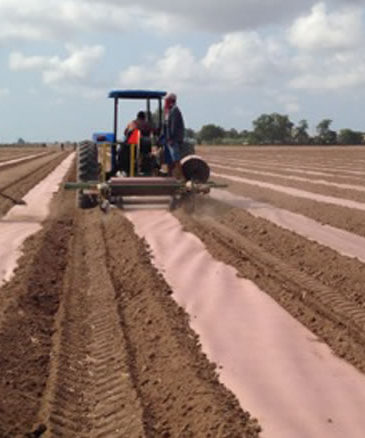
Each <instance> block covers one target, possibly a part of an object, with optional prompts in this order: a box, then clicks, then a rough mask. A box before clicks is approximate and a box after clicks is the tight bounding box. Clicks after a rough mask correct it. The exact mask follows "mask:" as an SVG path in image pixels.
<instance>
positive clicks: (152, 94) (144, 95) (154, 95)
mask: <svg viewBox="0 0 365 438" xmlns="http://www.w3.org/2000/svg"><path fill="white" fill-rule="evenodd" d="M166 94H167V92H166V91H151V90H113V91H111V92H110V93H109V97H110V98H113V99H161V98H163V97H165V96H166Z"/></svg>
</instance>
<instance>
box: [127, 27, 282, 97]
mask: <svg viewBox="0 0 365 438" xmlns="http://www.w3.org/2000/svg"><path fill="white" fill-rule="evenodd" d="M284 52H285V51H284V50H282V48H281V47H280V46H279V45H278V44H276V43H274V41H273V40H270V39H265V38H262V37H260V35H259V34H258V33H256V32H236V33H231V34H227V35H225V36H223V38H222V39H221V40H220V41H219V42H217V43H215V44H212V45H211V46H210V47H209V48H208V50H207V52H206V54H205V56H203V57H202V58H201V59H197V58H196V57H195V56H194V55H193V53H192V51H191V50H190V49H188V48H185V47H182V46H174V47H170V48H169V49H167V50H166V51H165V53H164V55H163V56H162V57H161V58H157V57H156V58H155V59H153V60H152V62H151V59H150V60H149V62H148V64H147V63H146V64H142V65H133V66H131V67H129V68H128V69H126V70H124V71H123V72H121V74H120V84H121V85H123V86H140V85H141V84H146V83H147V84H148V85H150V86H155V87H164V88H171V87H172V88H174V89H181V88H197V87H200V88H211V89H212V88H213V89H214V88H215V87H217V86H220V87H223V88H233V87H237V86H249V85H257V84H258V83H262V82H263V81H264V80H265V78H267V77H268V76H269V75H273V74H276V73H277V71H278V70H279V69H280V65H281V63H280V60H281V59H282V57H283V56H285V53H284Z"/></svg>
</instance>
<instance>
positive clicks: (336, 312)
mask: <svg viewBox="0 0 365 438" xmlns="http://www.w3.org/2000/svg"><path fill="white" fill-rule="evenodd" d="M199 204H200V208H199V209H198V211H197V212H196V214H195V215H194V216H187V215H185V214H182V213H181V212H179V213H177V215H178V217H179V219H180V220H181V221H182V223H183V224H184V225H185V228H186V229H187V230H188V231H191V232H193V233H194V234H196V235H197V236H198V237H199V238H200V239H201V240H202V241H203V242H204V243H205V245H206V247H207V249H208V250H209V251H210V252H211V253H212V255H213V256H214V257H215V258H217V259H219V260H221V261H223V262H225V263H227V264H229V265H231V266H234V267H235V268H236V269H237V271H238V273H239V274H240V275H242V276H243V277H245V278H249V279H251V280H252V281H254V282H255V283H256V284H257V285H258V286H259V287H260V288H261V289H262V290H264V291H265V292H266V293H268V294H269V295H271V296H272V297H273V298H274V299H275V300H276V301H277V302H278V303H280V304H281V305H282V306H283V307H284V308H285V309H287V310H288V311H289V312H290V313H291V314H292V315H293V316H294V317H295V318H296V319H298V320H299V321H301V322H302V323H303V324H304V325H306V326H307V327H308V328H309V329H310V330H311V331H312V332H314V333H315V334H317V335H318V337H319V338H320V339H322V340H323V341H325V342H326V343H327V344H328V345H330V347H331V348H332V350H333V351H334V352H335V353H336V354H337V355H338V356H340V357H342V358H346V359H347V360H348V361H349V362H351V363H352V364H353V365H355V366H356V367H357V368H358V369H360V370H361V371H363V372H364V371H365V353H364V352H365V306H364V294H363V284H364V280H365V267H364V265H363V264H362V263H360V262H358V261H356V260H353V259H350V258H347V257H342V256H340V255H338V254H337V253H335V252H334V251H332V250H329V249H328V248H325V247H322V246H321V245H317V244H315V243H311V242H308V240H306V239H304V238H301V237H299V236H297V235H295V234H294V233H291V232H289V231H285V230H283V229H281V228H279V227H277V226H275V225H273V224H271V223H269V222H268V221H265V220H262V219H257V218H254V217H253V216H251V215H250V214H248V213H246V212H244V211H242V210H239V209H233V208H229V207H226V206H224V205H223V204H221V203H219V202H213V201H211V200H207V201H205V202H204V201H202V202H201V203H199Z"/></svg>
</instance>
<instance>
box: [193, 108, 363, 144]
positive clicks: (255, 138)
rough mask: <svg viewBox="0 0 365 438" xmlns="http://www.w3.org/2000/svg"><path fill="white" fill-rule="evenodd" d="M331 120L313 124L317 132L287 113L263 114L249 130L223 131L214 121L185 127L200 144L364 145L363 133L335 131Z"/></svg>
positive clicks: (306, 123) (345, 130)
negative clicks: (190, 127)
mask: <svg viewBox="0 0 365 438" xmlns="http://www.w3.org/2000/svg"><path fill="white" fill-rule="evenodd" d="M331 124H332V120H330V119H324V120H322V121H321V122H320V123H318V125H317V126H316V134H315V135H312V136H311V135H310V134H309V133H308V129H309V125H308V122H307V121H306V120H301V121H300V122H299V123H298V124H297V125H295V124H294V123H293V122H291V121H290V119H289V117H288V116H287V115H283V114H278V113H272V114H262V115H261V116H260V117H258V118H257V119H256V120H254V121H253V122H252V125H253V129H252V131H248V130H243V131H241V132H239V131H237V130H236V129H234V128H233V129H229V130H225V129H224V128H222V127H221V126H217V125H214V124H208V125H204V126H203V127H202V128H201V129H200V131H197V132H194V131H193V130H192V129H188V130H187V133H188V136H190V137H194V138H195V139H196V140H197V142H198V143H200V144H227V145H228V144H237V145H240V144H241V145H250V144H256V145H257V144H262V145H265V144H268V145H275V144H277V145H360V144H365V134H364V133H363V132H357V131H353V130H351V129H341V130H340V131H338V132H337V131H334V130H332V129H331Z"/></svg>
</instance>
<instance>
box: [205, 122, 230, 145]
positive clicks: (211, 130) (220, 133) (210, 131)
mask: <svg viewBox="0 0 365 438" xmlns="http://www.w3.org/2000/svg"><path fill="white" fill-rule="evenodd" d="M224 136H225V131H224V129H223V128H221V127H220V126H217V125H214V124H208V125H204V126H203V127H202V128H201V130H200V132H199V138H200V139H201V141H204V142H207V143H210V142H213V141H220V140H222V139H223V138H224Z"/></svg>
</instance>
